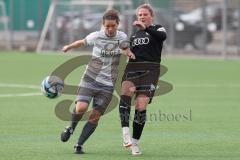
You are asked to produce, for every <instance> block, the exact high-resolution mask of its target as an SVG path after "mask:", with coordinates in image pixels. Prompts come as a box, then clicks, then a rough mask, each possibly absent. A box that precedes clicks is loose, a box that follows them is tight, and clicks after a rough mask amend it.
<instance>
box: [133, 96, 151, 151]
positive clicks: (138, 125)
mask: <svg viewBox="0 0 240 160" xmlns="http://www.w3.org/2000/svg"><path fill="white" fill-rule="evenodd" d="M136 101H137V102H136V108H135V115H134V120H133V136H132V154H133V155H140V154H141V151H140V149H139V139H140V137H141V135H142V131H143V128H144V126H145V121H146V108H147V105H148V102H149V97H147V96H146V95H138V96H137V99H136Z"/></svg>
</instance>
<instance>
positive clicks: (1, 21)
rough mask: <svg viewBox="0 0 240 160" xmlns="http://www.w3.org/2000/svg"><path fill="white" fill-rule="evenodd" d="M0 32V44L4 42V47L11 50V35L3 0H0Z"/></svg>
mask: <svg viewBox="0 0 240 160" xmlns="http://www.w3.org/2000/svg"><path fill="white" fill-rule="evenodd" d="M0 32H1V35H3V36H1V37H2V38H1V39H0V41H1V42H3V43H2V44H4V46H3V47H5V48H6V49H7V50H11V48H12V45H11V35H10V31H9V18H8V16H7V11H6V6H5V3H4V1H3V0H0Z"/></svg>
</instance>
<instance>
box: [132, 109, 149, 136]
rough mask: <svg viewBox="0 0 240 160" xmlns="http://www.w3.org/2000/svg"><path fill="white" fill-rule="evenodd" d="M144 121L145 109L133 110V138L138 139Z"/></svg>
mask: <svg viewBox="0 0 240 160" xmlns="http://www.w3.org/2000/svg"><path fill="white" fill-rule="evenodd" d="M145 121H146V110H144V111H141V112H139V111H137V110H135V115H134V121H133V138H134V139H140V137H141V135H142V131H143V128H144V125H145Z"/></svg>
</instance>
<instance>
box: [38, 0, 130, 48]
mask: <svg viewBox="0 0 240 160" xmlns="http://www.w3.org/2000/svg"><path fill="white" fill-rule="evenodd" d="M110 8H114V9H117V10H118V11H119V12H120V19H121V21H120V25H119V28H120V29H121V30H123V31H125V32H126V33H128V34H129V33H130V29H129V27H131V26H132V25H129V24H126V22H127V23H129V22H128V21H126V19H127V18H129V17H126V16H123V14H122V13H124V12H125V11H127V10H132V1H131V0H121V1H109V0H108V1H107V0H71V1H66V0H53V1H52V2H51V5H50V7H49V10H48V14H47V18H46V21H45V23H44V27H43V29H42V32H41V35H40V39H39V42H38V45H37V49H36V52H38V53H40V52H42V51H46V50H47V51H54V50H58V49H59V48H60V47H61V46H63V45H64V44H67V43H70V42H73V41H74V40H77V39H81V38H84V37H85V36H86V35H87V34H89V33H90V32H93V31H96V30H100V29H101V24H102V15H103V13H104V12H105V11H106V10H107V9H110Z"/></svg>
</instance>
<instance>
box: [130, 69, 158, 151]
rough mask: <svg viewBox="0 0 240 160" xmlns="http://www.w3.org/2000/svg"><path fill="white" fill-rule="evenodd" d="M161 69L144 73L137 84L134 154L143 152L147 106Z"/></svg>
mask: <svg viewBox="0 0 240 160" xmlns="http://www.w3.org/2000/svg"><path fill="white" fill-rule="evenodd" d="M159 73H160V70H159V68H158V67H156V68H154V69H153V70H149V72H148V74H146V75H144V76H143V77H142V78H141V81H140V82H139V84H140V85H139V86H137V92H136V95H137V98H136V107H135V109H136V110H135V115H134V121H133V137H132V154H133V155H139V154H141V152H140V150H139V147H138V146H139V145H138V144H139V140H140V137H141V135H142V131H143V128H144V126H145V121H146V112H147V106H148V104H149V103H151V100H152V98H153V96H154V92H155V89H156V85H157V82H158V79H159Z"/></svg>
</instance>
